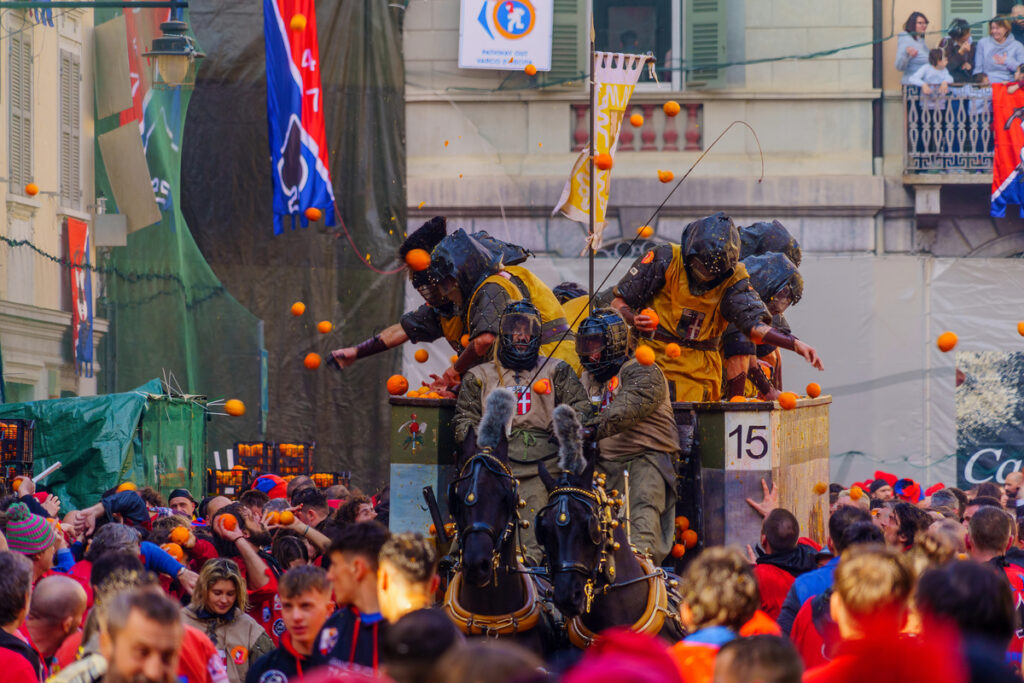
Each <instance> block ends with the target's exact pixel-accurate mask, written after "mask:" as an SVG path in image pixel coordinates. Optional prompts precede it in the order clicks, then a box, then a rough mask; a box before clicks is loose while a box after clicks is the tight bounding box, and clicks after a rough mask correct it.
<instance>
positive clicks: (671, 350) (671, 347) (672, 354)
mask: <svg viewBox="0 0 1024 683" xmlns="http://www.w3.org/2000/svg"><path fill="white" fill-rule="evenodd" d="M682 352H683V350H682V348H680V346H679V344H676V343H675V342H672V343H670V344H668V345H666V346H665V355H666V356H668V357H669V358H679V355H680V354H681V353H682Z"/></svg>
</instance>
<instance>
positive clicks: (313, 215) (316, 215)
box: [306, 206, 324, 223]
mask: <svg viewBox="0 0 1024 683" xmlns="http://www.w3.org/2000/svg"><path fill="white" fill-rule="evenodd" d="M323 217H324V212H323V211H321V210H320V209H318V208H316V207H315V206H311V207H309V208H308V209H306V218H307V219H309V220H311V221H313V222H314V223H316V222H317V221H318V220H320V219H321V218H323Z"/></svg>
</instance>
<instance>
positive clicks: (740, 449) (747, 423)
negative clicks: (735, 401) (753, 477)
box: [725, 412, 772, 470]
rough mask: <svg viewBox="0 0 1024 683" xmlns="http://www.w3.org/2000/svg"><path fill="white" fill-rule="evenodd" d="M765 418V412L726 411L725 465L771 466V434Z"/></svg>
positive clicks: (740, 466)
mask: <svg viewBox="0 0 1024 683" xmlns="http://www.w3.org/2000/svg"><path fill="white" fill-rule="evenodd" d="M768 419H769V418H768V414H767V413H753V414H751V413H738V412H735V413H734V412H730V413H726V416H725V429H726V438H725V467H726V469H729V470H769V469H771V467H772V457H771V450H772V443H771V442H772V436H771V427H770V426H769V422H768Z"/></svg>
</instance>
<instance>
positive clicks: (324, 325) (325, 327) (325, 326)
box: [316, 320, 334, 334]
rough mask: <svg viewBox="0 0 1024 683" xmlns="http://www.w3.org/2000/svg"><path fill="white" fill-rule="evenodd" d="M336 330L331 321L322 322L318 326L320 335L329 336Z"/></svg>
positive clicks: (317, 329)
mask: <svg viewBox="0 0 1024 683" xmlns="http://www.w3.org/2000/svg"><path fill="white" fill-rule="evenodd" d="M333 329H334V324H333V323H331V321H330V320H321V321H320V322H318V323H317V324H316V331H317V332H319V333H320V334H327V333H328V332H330V331H331V330H333Z"/></svg>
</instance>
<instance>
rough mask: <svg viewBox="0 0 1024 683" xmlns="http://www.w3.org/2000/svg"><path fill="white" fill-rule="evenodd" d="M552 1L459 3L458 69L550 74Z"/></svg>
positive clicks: (471, 0) (469, 0)
mask: <svg viewBox="0 0 1024 683" xmlns="http://www.w3.org/2000/svg"><path fill="white" fill-rule="evenodd" d="M553 2H554V0H462V15H461V20H460V21H459V66H460V67H461V68H463V69H505V70H509V71H522V70H523V69H524V68H525V67H526V65H527V64H533V65H534V66H535V67H537V71H550V70H551V26H552V15H553V14H554V8H553Z"/></svg>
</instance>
